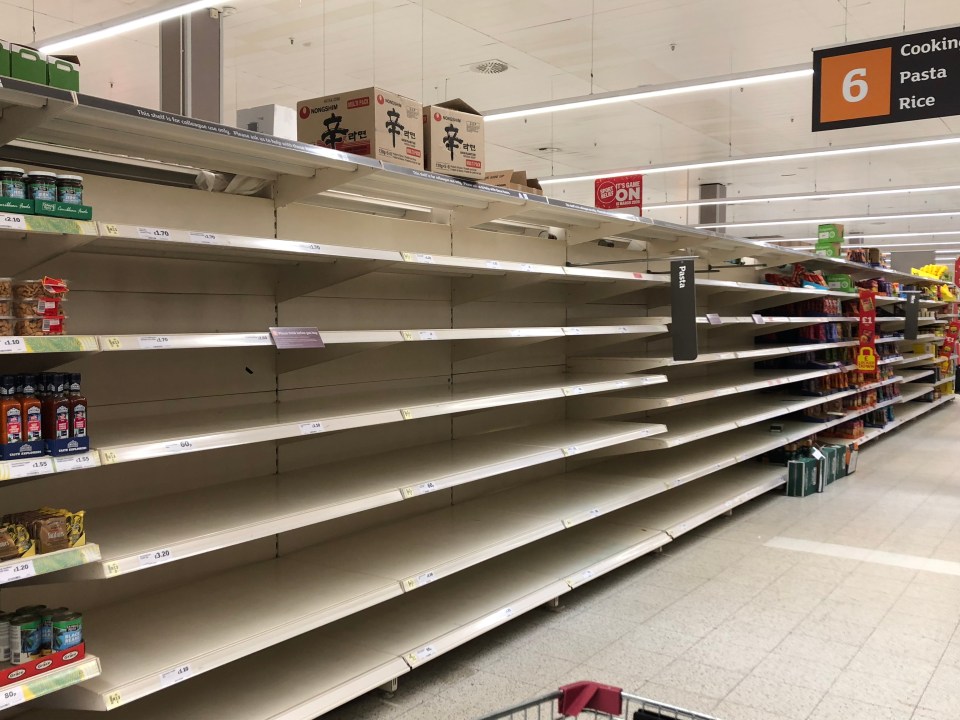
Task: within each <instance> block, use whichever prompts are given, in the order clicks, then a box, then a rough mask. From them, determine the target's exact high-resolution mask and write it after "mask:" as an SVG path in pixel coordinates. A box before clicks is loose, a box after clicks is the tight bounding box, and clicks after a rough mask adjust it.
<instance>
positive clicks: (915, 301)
mask: <svg viewBox="0 0 960 720" xmlns="http://www.w3.org/2000/svg"><path fill="white" fill-rule="evenodd" d="M919 317H920V293H916V292H912V293H910V294H909V295H907V304H906V306H905V307H904V323H903V339H904V340H916V339H917V332H918V330H919V326H920V321H919Z"/></svg>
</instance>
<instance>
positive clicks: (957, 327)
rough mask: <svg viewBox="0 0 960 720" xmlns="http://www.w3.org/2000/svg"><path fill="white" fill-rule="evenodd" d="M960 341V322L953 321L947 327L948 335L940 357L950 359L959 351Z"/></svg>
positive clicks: (944, 340)
mask: <svg viewBox="0 0 960 720" xmlns="http://www.w3.org/2000/svg"><path fill="white" fill-rule="evenodd" d="M958 339H960V320H951V321H950V324H949V325H947V333H946V336H945V337H944V339H943V346H942V347H941V348H940V357H947V358H948V357H950V356H951V355H953V354H954V353H956V351H957V340H958Z"/></svg>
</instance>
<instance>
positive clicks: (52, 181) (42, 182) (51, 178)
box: [27, 170, 57, 202]
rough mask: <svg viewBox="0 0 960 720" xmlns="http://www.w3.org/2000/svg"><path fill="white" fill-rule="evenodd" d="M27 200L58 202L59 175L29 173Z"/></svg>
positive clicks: (38, 172) (40, 172) (37, 172)
mask: <svg viewBox="0 0 960 720" xmlns="http://www.w3.org/2000/svg"><path fill="white" fill-rule="evenodd" d="M27 198H28V199H30V200H46V201H48V202H56V201H57V175H56V173H52V172H42V171H39V170H38V171H36V172H29V173H27Z"/></svg>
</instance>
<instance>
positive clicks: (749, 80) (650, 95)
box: [483, 65, 813, 122]
mask: <svg viewBox="0 0 960 720" xmlns="http://www.w3.org/2000/svg"><path fill="white" fill-rule="evenodd" d="M811 75H813V68H811V67H810V66H809V65H791V66H789V67H780V68H771V69H769V70H763V71H760V72H756V71H754V72H747V73H737V74H733V75H723V76H721V77H713V78H707V79H705V80H692V81H687V82H679V83H670V84H667V85H653V86H648V87H644V88H631V89H630V90H616V91H614V92H608V93H598V94H596V95H581V96H580V97H572V98H566V99H565V100H554V101H549V102H543V103H534V104H531V105H517V106H514V107H509V108H502V109H498V110H490V111H488V112H485V113H484V114H483V119H484V120H485V121H486V122H494V121H496V120H509V119H511V118H520V117H531V116H533V115H545V114H548V113H554V112H562V111H565V110H582V109H583V108H591V107H598V106H600V105H613V104H615V103H623V102H638V101H641V100H653V99H656V98H662V97H671V96H673V95H687V94H689V93H697V92H705V91H708V90H725V89H729V88H738V87H744V86H747V85H760V84H763V83H771V82H781V81H784V80H796V79H799V78H806V77H810V76H811Z"/></svg>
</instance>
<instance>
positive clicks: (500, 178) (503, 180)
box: [483, 170, 543, 195]
mask: <svg viewBox="0 0 960 720" xmlns="http://www.w3.org/2000/svg"><path fill="white" fill-rule="evenodd" d="M483 181H484V182H485V183H486V184H487V185H493V186H494V187H502V188H508V189H510V190H516V191H517V192H525V193H533V194H534V195H543V188H542V187H540V183H539V182H537V180H536V178H533V179H530V180H528V179H527V173H526V171H524V170H519V171H518V170H494V171H493V172H487V173H484V175H483Z"/></svg>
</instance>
